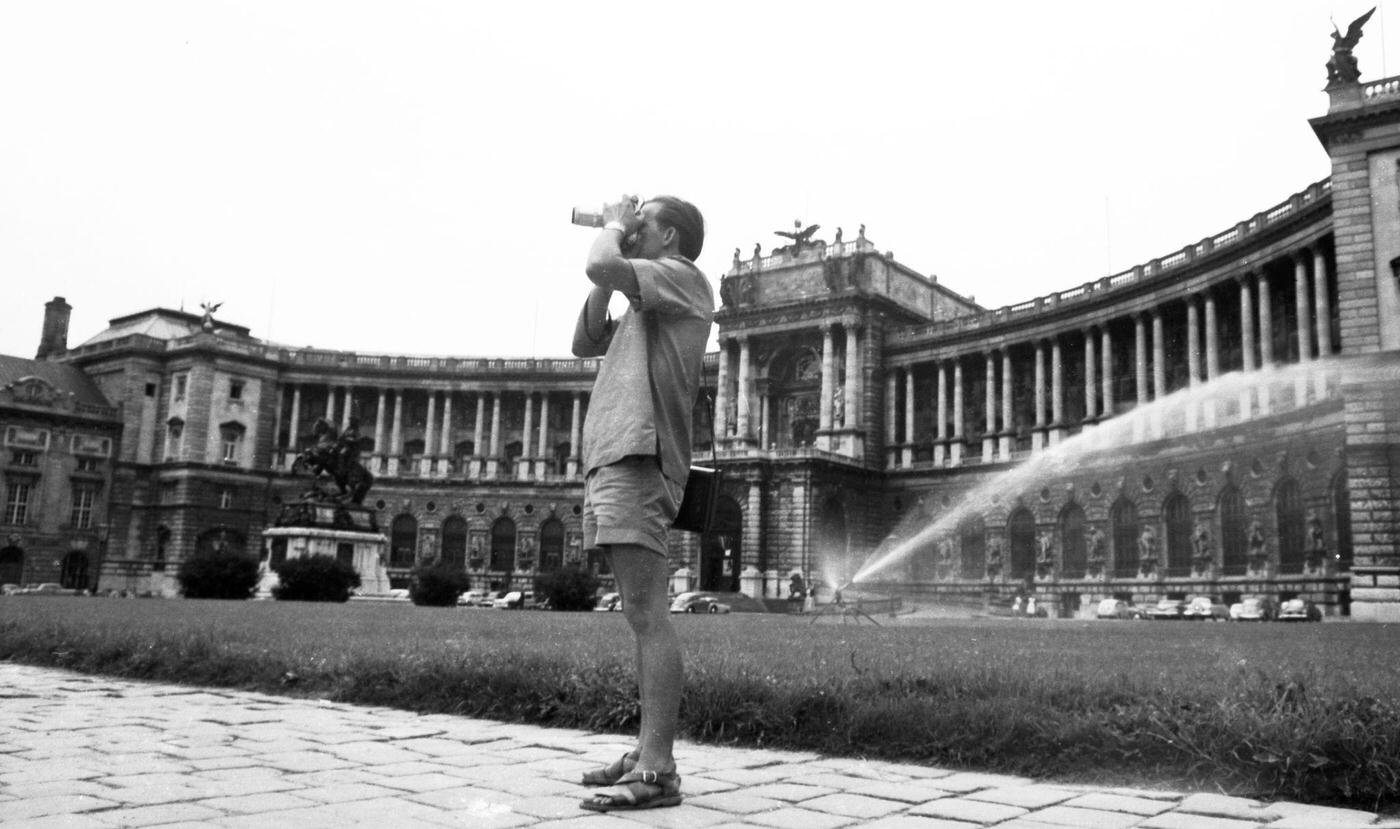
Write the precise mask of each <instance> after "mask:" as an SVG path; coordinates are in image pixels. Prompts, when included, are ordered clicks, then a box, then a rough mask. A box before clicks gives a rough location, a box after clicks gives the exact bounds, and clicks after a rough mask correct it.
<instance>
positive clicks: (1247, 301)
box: [1239, 274, 1254, 420]
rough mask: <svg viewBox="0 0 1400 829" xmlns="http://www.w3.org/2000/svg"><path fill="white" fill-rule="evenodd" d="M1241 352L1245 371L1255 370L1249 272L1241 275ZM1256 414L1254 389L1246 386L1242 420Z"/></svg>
mask: <svg viewBox="0 0 1400 829" xmlns="http://www.w3.org/2000/svg"><path fill="white" fill-rule="evenodd" d="M1239 283H1240V354H1241V355H1243V357H1244V362H1243V366H1242V368H1243V369H1244V371H1245V372H1252V371H1254V296H1253V294H1251V293H1250V291H1249V274H1245V275H1244V276H1242V277H1240V279H1239ZM1253 414H1254V390H1253V389H1251V388H1249V387H1245V388H1244V389H1243V390H1242V391H1241V392H1240V420H1248V419H1250V417H1252V416H1253Z"/></svg>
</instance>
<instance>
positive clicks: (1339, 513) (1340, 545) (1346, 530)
mask: <svg viewBox="0 0 1400 829" xmlns="http://www.w3.org/2000/svg"><path fill="white" fill-rule="evenodd" d="M1332 515H1333V517H1334V518H1335V519H1336V525H1337V569H1338V570H1340V571H1342V572H1343V573H1345V572H1347V571H1349V570H1351V561H1352V547H1351V491H1350V490H1349V489H1348V488H1347V473H1346V470H1343V471H1342V472H1341V473H1339V474H1338V475H1337V477H1336V478H1335V479H1334V480H1333V481H1332Z"/></svg>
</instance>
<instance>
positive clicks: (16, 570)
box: [0, 546, 24, 584]
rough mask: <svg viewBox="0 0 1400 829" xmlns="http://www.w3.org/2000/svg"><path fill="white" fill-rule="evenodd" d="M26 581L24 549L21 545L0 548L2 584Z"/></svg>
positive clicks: (0, 577)
mask: <svg viewBox="0 0 1400 829" xmlns="http://www.w3.org/2000/svg"><path fill="white" fill-rule="evenodd" d="M23 583H24V550H21V549H20V548H19V547H14V546H10V547H4V548H0V584H23Z"/></svg>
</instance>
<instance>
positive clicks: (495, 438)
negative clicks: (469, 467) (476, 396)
mask: <svg viewBox="0 0 1400 829" xmlns="http://www.w3.org/2000/svg"><path fill="white" fill-rule="evenodd" d="M502 394H503V392H499V391H496V392H492V393H491V450H490V452H489V453H488V454H487V456H486V477H488V478H495V477H497V476H498V475H499V474H500V472H501V396H502Z"/></svg>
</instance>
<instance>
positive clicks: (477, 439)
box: [471, 391, 486, 478]
mask: <svg viewBox="0 0 1400 829" xmlns="http://www.w3.org/2000/svg"><path fill="white" fill-rule="evenodd" d="M485 432H486V394H485V393H484V392H480V391H479V392H477V393H476V423H475V428H473V429H472V461H471V476H472V477H473V478H480V477H481V458H482V456H483V455H485V454H486V453H485V452H483V451H481V450H482V449H484V448H485V446H484V445H483V443H482V441H484V440H485V439H486V434H485Z"/></svg>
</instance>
